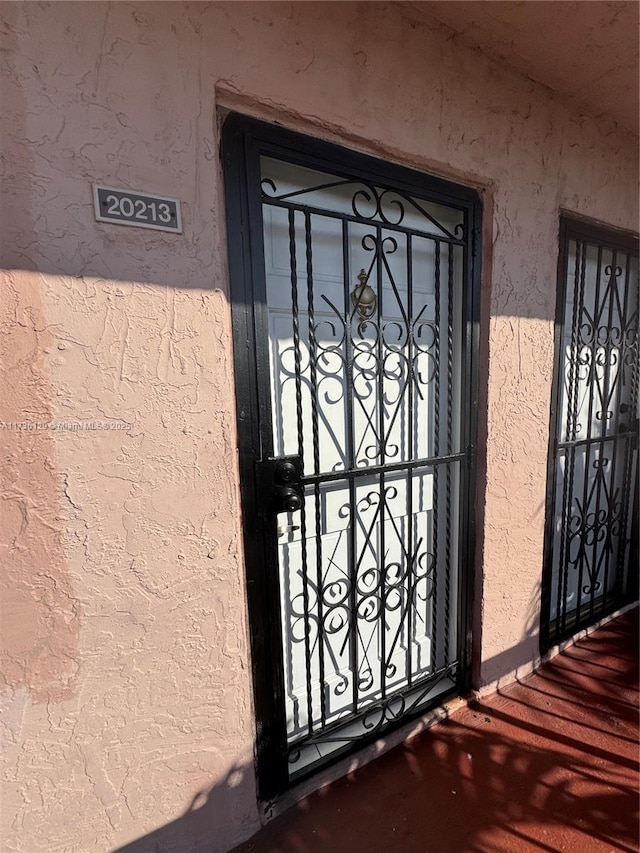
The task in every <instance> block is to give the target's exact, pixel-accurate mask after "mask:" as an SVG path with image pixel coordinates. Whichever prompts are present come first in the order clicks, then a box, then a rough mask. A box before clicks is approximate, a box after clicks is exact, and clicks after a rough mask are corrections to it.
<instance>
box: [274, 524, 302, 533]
mask: <svg viewBox="0 0 640 853" xmlns="http://www.w3.org/2000/svg"><path fill="white" fill-rule="evenodd" d="M296 530H300V525H299V524H279V525H278V536H284V534H285V533H293V532H294V531H296Z"/></svg>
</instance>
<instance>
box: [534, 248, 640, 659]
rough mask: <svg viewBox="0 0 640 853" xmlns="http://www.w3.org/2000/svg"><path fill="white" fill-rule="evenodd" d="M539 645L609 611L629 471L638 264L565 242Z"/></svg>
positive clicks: (619, 578) (625, 527) (633, 443)
mask: <svg viewBox="0 0 640 853" xmlns="http://www.w3.org/2000/svg"><path fill="white" fill-rule="evenodd" d="M566 251H567V267H566V271H565V275H566V298H565V306H564V317H563V337H562V344H561V346H562V351H561V353H560V354H559V362H558V368H557V370H559V373H558V374H557V375H558V376H559V377H560V381H561V385H560V387H559V395H558V408H557V429H558V432H557V439H558V442H557V451H556V457H555V475H554V476H555V487H554V489H555V490H554V494H553V513H554V515H553V517H554V529H553V533H552V539H551V556H552V562H551V565H550V576H549V579H548V582H547V595H548V599H547V600H546V601H545V602H543V606H544V607H545V608H547V613H546V620H547V621H546V624H545V622H544V617H543V630H545V631H546V633H547V643H548V644H551V643H553V642H555V641H557V640H558V639H561V638H563V637H566V636H570V635H571V634H573V633H575V631H576V630H578V629H579V628H581V627H584V626H587V625H589V624H592V623H593V622H594V621H595V620H597V619H598V618H601V617H602V616H603V615H604V614H606V613H609V612H611V611H612V609H615V607H617V606H619V604H620V602H621V601H623V600H624V599H625V595H626V591H627V588H628V586H629V578H628V566H629V556H630V550H631V549H630V530H631V518H630V513H631V504H632V500H633V482H634V477H635V476H636V474H635V472H637V437H638V420H637V410H638V375H639V370H638V262H637V255H635V254H633V253H632V252H630V251H622V250H621V249H617V250H616V249H612V248H609V247H608V245H607V242H606V241H605V240H603V242H599V241H598V240H593V241H592V240H586V239H585V240H582V239H571V240H568V241H567V245H566Z"/></svg>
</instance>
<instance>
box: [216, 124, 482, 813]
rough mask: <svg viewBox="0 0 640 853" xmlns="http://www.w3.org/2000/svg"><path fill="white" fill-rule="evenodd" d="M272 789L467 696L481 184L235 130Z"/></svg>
mask: <svg viewBox="0 0 640 853" xmlns="http://www.w3.org/2000/svg"><path fill="white" fill-rule="evenodd" d="M223 151H224V164H225V179H226V182H225V185H226V196H227V212H228V230H229V252H230V261H231V282H232V298H233V322H234V347H235V364H236V377H237V379H236V383H237V399H238V419H239V429H240V436H239V439H240V469H241V478H242V494H243V516H244V527H245V552H246V563H247V577H248V590H249V609H250V620H251V634H252V655H253V663H254V684H255V700H256V711H257V716H258V760H259V779H260V786H261V796H262V797H263V798H265V799H266V798H269V797H272V796H273V795H275V794H277V793H278V792H280V791H282V790H283V789H285V788H286V787H287V786H288V785H290V784H291V783H292V782H293V781H296V780H297V779H299V778H302V777H303V776H306V775H308V774H309V773H311V772H313V771H314V770H315V769H317V768H318V767H320V766H322V765H325V764H327V763H329V762H331V761H334V760H335V759H336V758H338V757H339V756H342V755H344V754H345V753H347V752H349V751H353V750H355V749H358V748H360V747H361V746H363V745H364V744H365V743H366V742H368V741H370V740H372V739H375V738H376V737H378V736H379V735H380V734H382V733H383V732H384V731H386V730H388V729H389V728H391V727H393V726H397V725H398V724H400V723H402V722H404V721H406V720H407V719H408V718H410V717H411V716H416V715H418V714H420V713H423V712H424V711H425V710H427V709H428V708H429V707H430V706H433V705H435V704H437V703H441V702H442V701H443V700H444V699H446V698H447V697H448V696H451V695H452V694H456V693H459V692H460V691H462V690H464V689H465V685H466V681H467V678H468V669H469V666H468V665H469V630H468V625H469V620H468V611H469V605H468V599H469V594H470V583H469V575H470V568H471V566H472V539H473V535H472V529H471V525H470V518H469V505H470V496H471V495H472V491H473V489H472V481H473V456H474V453H473V446H472V443H473V436H474V430H475V427H474V424H473V412H474V411H475V409H476V405H475V400H476V390H475V382H474V378H473V377H474V370H475V352H474V351H475V344H476V331H475V324H474V317H475V305H474V294H475V293H476V292H477V288H476V286H475V282H476V281H477V275H478V270H477V262H476V257H478V254H479V253H478V247H477V237H478V225H479V218H478V217H479V212H478V202H477V198H476V195H475V193H473V192H472V191H470V190H467V189H464V188H460V187H456V186H453V185H450V184H448V183H446V182H443V181H436V180H434V179H430V178H427V177H425V176H424V175H422V174H419V173H415V172H412V171H409V170H406V169H402V168H399V167H396V166H391V165H388V164H384V163H381V162H379V161H376V160H373V159H370V158H367V157H364V156H361V155H357V154H354V153H352V152H348V151H344V150H342V149H340V148H337V147H335V146H331V145H328V144H325V143H320V142H317V141H314V140H311V139H307V138H305V137H301V136H298V135H295V134H291V133H288V132H284V131H282V130H279V129H276V128H273V127H270V126H268V125H263V124H260V123H257V122H252V121H248V120H245V119H241V118H240V117H237V116H233V117H231V118H229V119H228V120H227V122H226V124H225V128H224V149H223Z"/></svg>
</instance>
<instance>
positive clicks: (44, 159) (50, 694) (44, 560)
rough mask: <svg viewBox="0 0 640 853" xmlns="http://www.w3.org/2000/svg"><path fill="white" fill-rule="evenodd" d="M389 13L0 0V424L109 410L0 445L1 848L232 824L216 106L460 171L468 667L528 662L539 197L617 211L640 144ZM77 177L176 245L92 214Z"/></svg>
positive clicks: (627, 221) (235, 568)
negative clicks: (120, 426)
mask: <svg viewBox="0 0 640 853" xmlns="http://www.w3.org/2000/svg"><path fill="white" fill-rule="evenodd" d="M406 14H407V12H406V11H405V10H403V9H402V8H400V7H398V6H390V5H387V4H382V3H375V4H351V3H342V4H332V5H331V7H330V9H328V8H327V6H325V5H323V4H315V3H299V4H293V5H291V4H271V3H257V4H250V3H235V4H234V3H215V4H204V3H203V4H189V3H179V4H174V3H159V4H155V3H140V4H132V3H117V4H112V5H107V4H104V3H101V2H95V3H82V4H80V3H78V4H75V3H74V4H66V3H52V4H47V3H37V4H35V3H31V4H30V3H25V4H13V3H3V4H2V5H1V6H0V21H1V33H2V44H3V52H2V56H1V60H0V61H1V62H2V73H3V75H4V79H3V83H2V87H3V88H2V95H1V104H0V108H1V112H2V117H1V126H2V139H1V143H0V152H1V153H0V156H1V157H2V168H3V189H2V223H1V225H2V263H1V264H0V266H1V267H2V269H3V270H5V272H4V273H3V274H2V275H3V281H2V287H1V290H0V300H1V304H2V313H1V315H0V340H1V341H2V371H3V378H4V383H3V395H2V410H1V413H0V420H1V421H3V422H5V423H6V422H16V421H18V422H23V421H37V422H41V423H46V422H53V423H55V424H57V425H60V424H72V423H77V422H101V423H104V422H111V423H116V422H126V423H130V424H132V426H131V427H130V428H127V429H126V430H122V431H121V430H111V429H110V430H108V429H104V428H96V429H92V430H83V431H81V432H80V431H73V430H69V429H64V428H55V429H40V430H31V431H29V430H15V429H13V430H11V429H3V430H0V441H1V442H2V459H3V478H4V483H3V492H2V497H3V499H4V500H3V503H2V532H1V536H0V546H1V548H2V563H3V573H2V582H3V590H2V629H3V637H2V654H3V667H2V671H3V677H4V681H5V683H4V688H3V691H2V704H3V713H2V726H3V734H4V738H5V747H4V762H5V766H4V771H3V774H4V793H3V800H2V817H3V828H2V836H1V837H2V845H3V846H2V850H3V851H5V850H6V851H25V853H27V851H28V853H37V851H47V853H62V851H65V853H88V851H106V850H114V849H115V848H117V847H118V846H121V845H123V844H125V843H127V842H130V841H133V840H135V839H138V838H141V837H143V836H145V835H147V834H148V833H152V832H153V831H155V830H158V831H157V832H156V834H154V835H151V836H149V837H148V838H147V840H146V841H145V842H144V845H143V846H139V847H136V848H135V849H136V850H149V851H150V850H158V851H165V850H166V851H168V850H176V851H178V850H180V851H197V850H207V851H208V853H210V851H211V850H212V849H213V850H214V851H223V850H226V849H228V848H229V847H230V846H231V845H232V844H233V843H235V842H236V841H238V840H240V839H241V838H243V837H246V836H247V835H249V834H251V832H252V831H254V830H255V829H256V828H257V827H258V823H259V818H258V811H257V807H256V803H255V785H254V778H253V769H252V748H253V722H252V719H253V715H252V709H251V679H250V656H249V648H248V636H247V624H246V613H245V591H244V582H243V561H242V553H241V528H240V521H239V500H238V482H237V470H236V461H235V449H234V448H235V424H234V396H233V375H232V356H231V342H230V310H229V305H228V300H227V292H228V286H227V272H226V261H225V256H226V249H225V233H224V220H223V212H222V188H221V181H220V173H219V161H218V145H219V132H218V125H217V117H216V109H217V107H220V106H223V107H230V108H236V109H240V110H244V111H245V112H248V113H252V114H254V115H259V116H263V117H266V118H271V119H274V120H276V119H277V120H279V121H281V122H283V123H285V124H287V125H289V126H291V127H294V128H299V129H301V130H305V131H307V132H311V133H315V134H317V135H320V136H323V137H325V138H328V139H333V140H337V141H342V142H343V143H344V144H346V145H350V146H352V147H356V148H359V149H362V150H365V151H371V152H373V153H376V154H379V155H380V156H385V157H389V158H391V159H393V160H396V161H398V162H401V163H405V164H409V165H413V166H416V167H418V168H422V169H424V170H426V171H432V172H434V173H437V174H443V175H447V176H452V177H454V178H456V179H458V180H464V181H467V182H470V183H473V184H474V185H476V186H479V187H481V188H483V190H484V192H485V197H486V211H487V220H486V222H485V237H486V244H487V245H486V258H485V268H484V272H485V281H484V311H485V318H484V326H483V335H484V345H483V355H484V359H485V363H484V368H483V376H484V378H483V382H484V386H485V388H486V394H487V405H488V409H487V412H488V414H487V422H486V429H487V436H486V489H485V487H484V485H483V482H482V480H481V483H480V490H479V505H480V506H482V505H484V510H483V512H484V515H483V516H482V515H481V516H480V517H481V520H482V527H481V529H480V531H479V532H480V546H481V548H480V551H479V558H478V564H479V572H478V592H479V593H481V598H482V601H481V604H478V620H477V628H478V629H480V624H481V640H482V646H481V650H482V660H483V666H482V671H481V673H480V676H479V677H480V679H481V680H482V681H483V682H485V683H487V682H490V681H492V680H494V679H496V678H498V677H500V676H504V675H506V674H508V673H509V672H510V671H512V670H513V669H514V667H516V666H519V665H522V664H526V663H527V662H528V661H531V660H532V659H533V658H534V657H535V655H536V653H537V637H536V633H537V615H538V600H539V583H540V572H541V562H542V540H543V520H544V499H545V472H546V468H545V466H546V450H547V431H548V407H549V394H550V382H551V376H552V349H553V337H552V317H553V313H554V301H555V264H556V242H557V227H558V211H559V208H566V209H569V210H571V211H574V212H577V213H581V214H584V215H588V216H590V217H593V218H595V219H599V220H602V221H604V222H607V223H610V224H611V225H616V226H621V227H627V228H634V227H635V226H636V222H637V170H636V146H637V140H635V139H634V138H633V137H630V136H628V135H625V134H624V133H622V132H620V131H619V130H618V129H617V127H616V126H615V125H614V124H612V123H611V122H608V121H607V120H605V119H599V120H595V119H592V118H590V117H588V116H586V115H583V114H581V113H580V112H579V110H577V109H576V108H574V107H572V106H571V105H570V104H568V103H565V102H563V100H562V99H561V98H560V97H556V96H554V95H552V94H551V93H550V92H549V91H548V90H546V89H544V88H543V87H540V86H537V85H536V84H534V83H531V82H530V81H526V80H524V79H523V78H519V77H517V76H515V75H511V74H509V73H508V72H505V71H504V70H501V69H500V68H498V67H496V66H495V65H492V64H491V63H489V62H487V61H486V60H484V59H483V58H482V56H481V55H479V54H477V53H474V52H472V51H470V50H468V49H466V48H462V47H459V46H458V45H457V44H456V41H455V39H452V38H451V33H450V32H448V31H447V30H445V29H443V28H441V27H439V26H438V25H436V24H434V25H433V28H429V27H428V26H426V25H424V24H420V25H418V24H415V23H414V22H412V21H410V20H409V19H408V18H407V17H406ZM92 182H101V183H105V184H108V185H115V186H127V185H128V186H131V187H132V188H137V189H147V190H149V191H151V192H154V191H155V192H159V193H166V194H167V195H173V196H177V197H179V198H180V199H181V200H182V204H183V220H184V234H182V235H167V234H162V233H160V232H153V231H144V230H138V229H127V228H120V227H117V226H112V225H107V224H98V223H96V222H95V221H94V216H93V211H92V198H91V186H90V185H91V183H92ZM481 438H482V442H481V443H482V445H484V443H485V442H484V438H483V437H481ZM481 453H484V446H481ZM481 467H482V466H481ZM481 473H483V475H484V472H481ZM485 498H486V502H485ZM479 597H480V596H479ZM477 638H478V639H480V630H478V631H477ZM165 825H169V827H168V828H167V829H163V828H162V827H165ZM212 845H213V846H212ZM132 849H133V848H132Z"/></svg>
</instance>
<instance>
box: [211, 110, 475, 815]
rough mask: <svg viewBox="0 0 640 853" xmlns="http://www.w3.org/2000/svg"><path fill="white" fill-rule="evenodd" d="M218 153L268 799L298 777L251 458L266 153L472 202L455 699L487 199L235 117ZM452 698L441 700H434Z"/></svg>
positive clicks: (467, 612)
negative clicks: (289, 758) (290, 750)
mask: <svg viewBox="0 0 640 853" xmlns="http://www.w3.org/2000/svg"><path fill="white" fill-rule="evenodd" d="M221 156H222V165H223V175H224V186H225V205H226V219H227V223H226V224H227V242H228V259H229V278H230V299H231V307H232V331H233V348H234V367H235V389H236V407H237V426H238V463H239V470H240V492H241V504H242V506H241V512H242V526H243V534H244V537H243V538H244V561H245V573H246V584H247V600H248V613H249V633H250V643H251V657H252V672H253V701H254V711H255V718H256V747H255V750H256V755H255V760H256V765H257V780H258V796H259V799H260V800H261V801H262V802H269V801H273V800H274V799H275V798H276V797H278V796H279V795H280V794H282V793H283V792H284V791H286V790H287V788H289V787H290V785H291V783H290V781H289V779H288V774H287V767H286V749H285V747H286V723H285V716H284V707H285V706H284V690H283V685H284V673H283V653H282V643H281V634H280V601H279V586H278V559H277V548H276V525H275V524H273V523H269V522H268V521H267V520H266V519H265V517H264V516H262V515H261V513H260V508H259V494H258V487H257V477H256V465H255V462H256V460H258V459H260V458H261V454H262V452H263V450H264V445H265V433H269V432H270V431H271V412H270V400H269V388H270V385H269V382H270V376H269V366H268V354H266V352H265V351H266V346H265V345H264V342H262V346H261V342H260V341H259V340H258V339H257V334H256V330H257V329H258V328H263V329H264V328H266V295H265V294H266V280H265V270H264V249H263V222H262V202H261V195H260V157H261V156H271V157H275V158H277V159H281V160H284V161H286V162H288V163H292V164H295V165H299V166H303V167H304V166H306V167H307V168H311V169H314V168H315V169H318V170H321V171H327V172H329V173H331V174H334V175H339V176H344V177H350V178H355V179H360V180H363V181H367V182H370V183H377V184H382V185H383V186H390V187H392V188H394V189H397V190H399V191H401V192H407V193H413V194H415V195H422V196H426V197H427V198H428V199H429V201H433V202H436V203H442V204H450V205H454V206H455V207H457V208H459V209H463V210H464V213H465V221H466V223H467V227H468V229H469V234H470V235H471V237H470V250H469V251H468V252H467V253H466V255H465V271H464V286H465V294H464V300H463V306H464V308H463V310H464V313H465V318H464V327H463V328H464V335H463V339H462V351H463V356H464V358H465V366H466V369H465V372H464V377H463V379H464V390H463V392H462V396H463V400H462V401H461V410H462V411H461V418H462V424H461V429H462V431H463V441H462V442H461V447H462V448H463V450H465V452H466V464H463V465H462V466H461V468H462V474H461V486H462V488H461V504H462V506H461V529H460V542H461V582H460V584H459V590H458V601H457V602H456V610H455V612H456V615H458V614H459V620H460V621H459V624H460V630H459V634H458V636H459V639H458V646H459V648H458V655H459V658H460V661H461V663H462V665H461V667H460V672H461V677H460V684H459V685H458V689H457V690H456V695H460V694H464V693H465V692H467V691H468V690H469V689H470V687H471V652H472V649H471V641H472V636H471V627H472V618H471V615H472V614H471V609H472V595H473V569H474V555H475V533H476V531H475V512H474V510H475V497H476V440H477V438H476V437H477V430H478V423H477V420H478V418H477V410H478V385H479V382H478V352H479V325H480V322H479V320H480V259H481V257H482V252H481V223H482V202H481V198H480V195H479V193H478V192H477V191H476V190H474V189H472V188H470V187H465V186H459V185H456V184H453V183H451V182H449V181H446V180H443V179H441V178H436V177H431V176H429V175H426V174H424V173H422V172H418V171H415V170H413V169H409V168H407V167H404V166H400V165H397V164H394V163H389V162H386V161H382V160H379V159H376V158H374V157H371V156H369V155H365V154H361V153H359V152H355V151H353V150H351V149H347V148H342V147H341V146H338V145H335V144H333V143H329V142H325V141H323V140H319V139H316V138H313V137H307V136H304V135H302V134H298V133H296V132H293V131H290V130H287V129H284V128H282V127H280V126H277V125H271V124H267V123H265V122H262V121H259V120H256V119H252V118H248V117H246V116H243V115H240V114H237V113H231V114H229V115H228V116H227V118H226V120H225V121H224V125H223V128H222V145H221ZM261 350H262V351H261ZM265 389H266V392H265ZM465 392H466V393H465ZM261 427H262V428H261ZM270 440H271V437H270V435H267V442H266V443H268V442H269V441H270ZM449 695H451V694H449ZM446 698H447V697H444V698H443V697H440V698H439V699H438V704H440V703H441V702H442V701H445V699H446ZM427 710H428V707H427V706H423V707H422V708H421V709H420V710H419V712H417V713H416V714H414V715H413V716H414V717H415V716H420V715H422V714H424V713H425V712H426V711H427ZM409 719H411V716H407V717H403V718H402V719H401V720H400V722H399V723H398V725H400V724H404V723H406V722H407V721H408V720H409ZM379 737H380V732H376V733H375V734H374V735H373V736H372V737H371V738H370V739H367V738H362V739H361V740H359V741H358V744H357V749H361V748H362V747H364V746H366V745H367V744H368V743H369V742H371V740H374V739H377V738H379ZM352 751H355V748H354V750H352ZM342 757H344V752H343V753H341V754H340V755H339V756H336V758H334V757H333V756H332V758H331V759H330V761H329V762H328V763H332V762H333V761H335V760H337V758H342ZM319 769H320V766H318V765H316V766H314V768H313V771H312V772H317V770H319Z"/></svg>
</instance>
